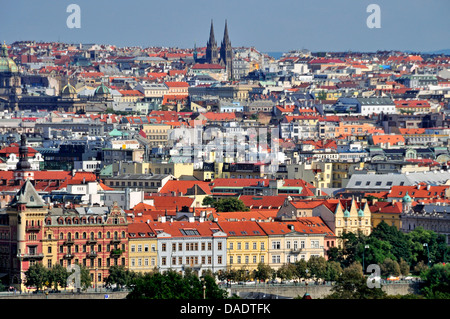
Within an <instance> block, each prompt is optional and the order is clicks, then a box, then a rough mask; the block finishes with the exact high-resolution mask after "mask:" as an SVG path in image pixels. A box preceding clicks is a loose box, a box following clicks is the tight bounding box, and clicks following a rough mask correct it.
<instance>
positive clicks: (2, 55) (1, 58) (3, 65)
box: [0, 43, 19, 73]
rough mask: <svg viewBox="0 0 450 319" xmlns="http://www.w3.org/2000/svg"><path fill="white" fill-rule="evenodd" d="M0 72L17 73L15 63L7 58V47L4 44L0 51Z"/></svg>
mask: <svg viewBox="0 0 450 319" xmlns="http://www.w3.org/2000/svg"><path fill="white" fill-rule="evenodd" d="M0 72H12V73H17V72H19V68H18V67H17V65H16V63H15V62H14V61H13V60H12V59H11V58H10V57H9V54H8V47H7V46H6V44H5V43H3V45H2V48H1V50H0Z"/></svg>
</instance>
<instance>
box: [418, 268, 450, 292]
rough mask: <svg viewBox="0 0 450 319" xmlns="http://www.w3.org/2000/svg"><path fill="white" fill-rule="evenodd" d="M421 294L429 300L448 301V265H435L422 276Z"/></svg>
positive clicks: (449, 271) (449, 289) (449, 286)
mask: <svg viewBox="0 0 450 319" xmlns="http://www.w3.org/2000/svg"><path fill="white" fill-rule="evenodd" d="M422 279H423V280H424V281H425V283H424V287H423V288H422V290H421V291H422V293H423V294H424V296H425V297H426V298H429V299H450V265H448V264H446V265H444V264H435V265H433V267H431V268H430V269H428V270H427V271H425V272H424V273H423V275H422Z"/></svg>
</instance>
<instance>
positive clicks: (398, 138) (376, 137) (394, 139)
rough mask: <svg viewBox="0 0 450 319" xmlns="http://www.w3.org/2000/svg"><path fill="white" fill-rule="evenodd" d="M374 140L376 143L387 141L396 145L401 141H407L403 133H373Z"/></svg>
mask: <svg viewBox="0 0 450 319" xmlns="http://www.w3.org/2000/svg"><path fill="white" fill-rule="evenodd" d="M372 140H373V144H374V145H378V144H386V143H389V144H391V145H395V144H398V143H400V142H403V143H405V138H404V137H403V136H402V135H387V134H386V135H372Z"/></svg>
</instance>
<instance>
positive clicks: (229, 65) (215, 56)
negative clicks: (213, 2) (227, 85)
mask: <svg viewBox="0 0 450 319" xmlns="http://www.w3.org/2000/svg"><path fill="white" fill-rule="evenodd" d="M204 63H208V64H220V65H221V66H223V67H225V69H226V72H227V74H228V78H229V79H231V78H232V75H233V48H232V47H231V41H230V37H229V35H228V24H227V21H226V20H225V30H224V34H223V40H222V43H221V44H220V48H219V47H218V46H217V42H216V38H215V36H214V24H213V21H212V20H211V28H210V31H209V39H208V42H207V44H206V53H205V58H204Z"/></svg>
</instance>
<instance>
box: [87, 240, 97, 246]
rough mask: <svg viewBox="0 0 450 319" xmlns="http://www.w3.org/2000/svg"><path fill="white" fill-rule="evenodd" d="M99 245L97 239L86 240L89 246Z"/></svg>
mask: <svg viewBox="0 0 450 319" xmlns="http://www.w3.org/2000/svg"><path fill="white" fill-rule="evenodd" d="M96 243H97V239H94V238H91V239H88V240H86V244H88V245H92V244H96Z"/></svg>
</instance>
